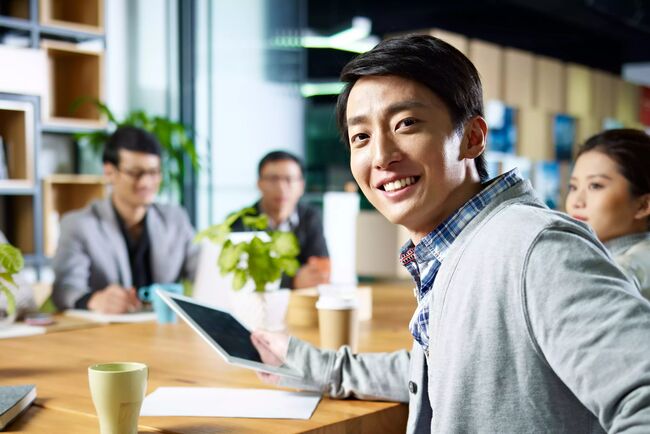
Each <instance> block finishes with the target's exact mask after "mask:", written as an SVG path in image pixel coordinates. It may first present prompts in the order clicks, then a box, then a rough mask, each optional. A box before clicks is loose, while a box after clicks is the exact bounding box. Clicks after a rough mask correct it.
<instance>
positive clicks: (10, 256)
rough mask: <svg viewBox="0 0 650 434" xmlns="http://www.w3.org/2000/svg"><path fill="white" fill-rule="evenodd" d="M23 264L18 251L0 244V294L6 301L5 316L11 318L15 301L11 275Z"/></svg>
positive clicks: (13, 283)
mask: <svg viewBox="0 0 650 434" xmlns="http://www.w3.org/2000/svg"><path fill="white" fill-rule="evenodd" d="M24 264H25V261H24V260H23V255H21V254H20V250H18V249H17V248H15V247H14V246H12V245H11V244H7V243H3V244H0V267H1V270H0V293H2V294H4V295H5V298H6V299H7V314H8V315H9V316H12V315H13V314H14V313H16V299H15V297H14V295H13V293H12V292H11V288H12V287H14V288H15V287H16V282H14V279H13V275H14V274H16V273H18V272H19V271H20V270H21V269H22V268H23V265H24Z"/></svg>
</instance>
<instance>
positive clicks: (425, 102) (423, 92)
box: [346, 76, 447, 125]
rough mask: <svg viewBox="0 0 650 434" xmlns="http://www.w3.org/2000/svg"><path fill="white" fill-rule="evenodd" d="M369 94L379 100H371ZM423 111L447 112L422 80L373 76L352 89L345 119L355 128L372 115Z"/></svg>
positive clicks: (360, 81)
mask: <svg viewBox="0 0 650 434" xmlns="http://www.w3.org/2000/svg"><path fill="white" fill-rule="evenodd" d="M369 93H370V94H372V96H373V97H375V98H376V100H373V101H370V100H369V99H368V94H369ZM423 108H424V109H432V108H436V109H443V110H447V107H446V105H445V104H444V102H443V101H442V100H441V99H440V97H438V95H436V94H435V93H434V92H433V91H431V89H429V88H428V87H427V86H426V85H425V84H423V83H420V82H419V81H416V80H411V79H408V78H403V77H398V76H371V77H363V78H361V79H359V80H358V81H357V82H356V83H355V84H354V86H353V87H352V89H351V90H350V95H349V97H348V101H347V105H346V117H347V122H348V125H353V124H354V123H355V122H358V121H361V120H364V119H363V118H364V117H365V116H367V115H369V114H371V112H379V111H381V112H383V113H386V114H392V113H397V112H400V111H404V110H410V109H423Z"/></svg>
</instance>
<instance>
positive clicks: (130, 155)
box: [118, 149, 160, 165]
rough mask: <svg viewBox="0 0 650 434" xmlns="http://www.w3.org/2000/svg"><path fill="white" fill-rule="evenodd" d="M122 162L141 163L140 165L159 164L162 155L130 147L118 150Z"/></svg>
mask: <svg viewBox="0 0 650 434" xmlns="http://www.w3.org/2000/svg"><path fill="white" fill-rule="evenodd" d="M118 154H119V158H120V162H121V163H126V162H128V163H130V164H134V165H135V164H139V165H156V164H157V165H159V164H160V157H159V156H158V155H156V154H150V153H148V152H139V151H131V150H129V149H120V150H119V151H118Z"/></svg>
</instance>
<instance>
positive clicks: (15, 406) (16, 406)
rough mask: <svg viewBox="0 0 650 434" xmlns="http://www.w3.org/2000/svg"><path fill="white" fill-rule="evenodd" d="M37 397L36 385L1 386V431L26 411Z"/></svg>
mask: <svg viewBox="0 0 650 434" xmlns="http://www.w3.org/2000/svg"><path fill="white" fill-rule="evenodd" d="M34 399H36V386H35V385H33V384H21V385H19V386H0V431H2V430H3V429H4V427H5V426H7V425H8V424H9V423H10V422H11V421H12V420H14V419H15V418H16V417H18V415H20V414H21V413H22V412H23V411H25V410H26V409H27V408H28V407H29V406H30V405H31V404H32V402H34Z"/></svg>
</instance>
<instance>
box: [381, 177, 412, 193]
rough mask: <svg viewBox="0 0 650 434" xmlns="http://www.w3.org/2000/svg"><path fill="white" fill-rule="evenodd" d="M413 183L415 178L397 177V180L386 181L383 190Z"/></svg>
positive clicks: (400, 187) (399, 187) (398, 188)
mask: <svg viewBox="0 0 650 434" xmlns="http://www.w3.org/2000/svg"><path fill="white" fill-rule="evenodd" d="M411 184H415V178H414V177H412V176H409V177H408V178H403V179H398V180H397V181H393V182H387V183H386V184H384V190H386V191H395V190H400V189H402V188H404V187H406V186H407V185H411Z"/></svg>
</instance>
